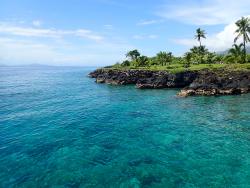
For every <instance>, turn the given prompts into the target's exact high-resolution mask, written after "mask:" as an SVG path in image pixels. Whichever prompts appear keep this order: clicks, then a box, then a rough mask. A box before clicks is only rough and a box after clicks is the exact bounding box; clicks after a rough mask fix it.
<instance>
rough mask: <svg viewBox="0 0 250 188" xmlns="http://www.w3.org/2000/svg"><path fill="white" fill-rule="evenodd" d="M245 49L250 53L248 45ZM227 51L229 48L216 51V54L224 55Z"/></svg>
mask: <svg viewBox="0 0 250 188" xmlns="http://www.w3.org/2000/svg"><path fill="white" fill-rule="evenodd" d="M246 50H247V53H248V54H250V46H247V47H246ZM228 51H229V49H228V50H225V51H221V52H217V54H220V55H224V54H227V53H228Z"/></svg>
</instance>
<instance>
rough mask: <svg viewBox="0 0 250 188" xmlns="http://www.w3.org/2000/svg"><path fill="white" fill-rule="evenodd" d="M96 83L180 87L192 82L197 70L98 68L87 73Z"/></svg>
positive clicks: (143, 86)
mask: <svg viewBox="0 0 250 188" xmlns="http://www.w3.org/2000/svg"><path fill="white" fill-rule="evenodd" d="M89 76H90V77H92V78H96V82H97V83H107V84H114V85H126V84H136V87H137V88H140V89H146V88H154V89H160V88H180V87H185V86H187V85H189V84H190V83H192V81H193V80H194V79H195V78H196V76H197V72H189V71H187V72H183V73H177V74H170V73H168V72H166V71H149V70H124V71H122V70H115V69H98V70H96V71H94V72H91V73H90V74H89Z"/></svg>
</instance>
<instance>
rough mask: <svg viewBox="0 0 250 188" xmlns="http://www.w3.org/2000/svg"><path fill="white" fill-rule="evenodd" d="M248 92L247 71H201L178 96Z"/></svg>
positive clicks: (249, 77)
mask: <svg viewBox="0 0 250 188" xmlns="http://www.w3.org/2000/svg"><path fill="white" fill-rule="evenodd" d="M248 92H250V72H249V71H240V72H239V71H230V72H229V71H222V72H219V71H216V72H211V71H201V72H200V73H199V74H198V76H197V78H196V79H195V80H194V81H193V82H192V83H191V84H190V85H189V86H187V87H185V88H184V89H182V90H181V92H180V93H179V94H178V95H179V96H184V97H185V96H191V95H236V94H242V93H248Z"/></svg>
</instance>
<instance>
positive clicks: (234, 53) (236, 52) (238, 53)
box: [228, 43, 244, 63]
mask: <svg viewBox="0 0 250 188" xmlns="http://www.w3.org/2000/svg"><path fill="white" fill-rule="evenodd" d="M243 46H244V45H243V44H242V43H241V44H240V45H237V44H234V45H233V48H231V49H230V50H229V51H228V53H229V54H230V55H231V57H233V59H234V61H235V63H238V62H239V61H241V60H242V56H243V55H244V50H242V47H243Z"/></svg>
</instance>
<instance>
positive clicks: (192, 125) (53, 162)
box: [0, 67, 250, 188]
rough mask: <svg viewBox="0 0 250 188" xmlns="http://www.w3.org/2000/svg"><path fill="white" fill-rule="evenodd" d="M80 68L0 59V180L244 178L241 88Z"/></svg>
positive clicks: (214, 181) (248, 99) (216, 181)
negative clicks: (162, 82) (110, 76)
mask: <svg viewBox="0 0 250 188" xmlns="http://www.w3.org/2000/svg"><path fill="white" fill-rule="evenodd" d="M91 70H93V69H92V68H82V67H1V68H0V187H1V188H8V187H18V188H24V187H25V188H26V187H30V188H34V187H56V188H63V187H69V188H70V187H72V188H73V187H74V188H78V187H82V188H85V187H86V188H91V187H93V188H102V187H104V188H106V187H107V188H109V187H110V188H113V187H114V188H139V187H157V188H160V187H161V188H171V187H180V188H187V187H188V188H190V187H219V188H221V187H226V188H228V187H243V188H246V187H250V95H249V94H245V95H241V96H223V97H188V98H178V97H176V93H177V92H178V90H174V89H162V90H138V89H135V88H134V86H132V85H131V86H110V85H104V84H96V83H95V82H94V79H91V78H88V77H87V74H88V73H89V72H90V71H91Z"/></svg>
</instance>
